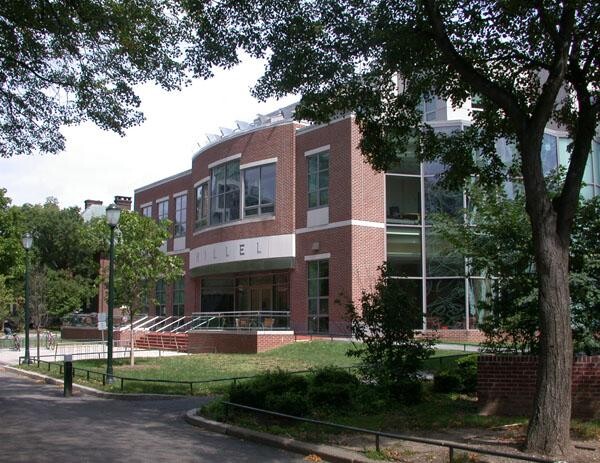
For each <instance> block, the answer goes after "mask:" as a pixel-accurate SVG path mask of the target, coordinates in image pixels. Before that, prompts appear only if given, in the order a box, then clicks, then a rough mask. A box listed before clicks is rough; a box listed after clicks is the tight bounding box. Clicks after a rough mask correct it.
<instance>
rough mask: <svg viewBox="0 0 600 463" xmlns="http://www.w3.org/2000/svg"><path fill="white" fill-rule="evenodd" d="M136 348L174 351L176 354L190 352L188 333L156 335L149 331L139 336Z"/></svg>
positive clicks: (137, 336)
mask: <svg viewBox="0 0 600 463" xmlns="http://www.w3.org/2000/svg"><path fill="white" fill-rule="evenodd" d="M135 347H137V348H139V349H156V350H173V351H176V352H187V351H188V335H187V333H169V332H165V333H156V332H153V331H148V332H145V333H143V334H137V335H136V339H135Z"/></svg>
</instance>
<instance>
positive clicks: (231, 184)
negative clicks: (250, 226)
mask: <svg viewBox="0 0 600 463" xmlns="http://www.w3.org/2000/svg"><path fill="white" fill-rule="evenodd" d="M210 180H211V186H210V193H211V195H210V196H211V201H210V224H211V225H218V224H221V223H227V222H231V221H234V220H238V219H239V218H240V161H239V160H237V159H236V160H235V161H230V162H227V163H224V164H221V165H219V166H217V167H215V168H213V169H212V171H211V179H210Z"/></svg>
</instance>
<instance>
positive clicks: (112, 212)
mask: <svg viewBox="0 0 600 463" xmlns="http://www.w3.org/2000/svg"><path fill="white" fill-rule="evenodd" d="M120 216H121V209H119V208H118V207H117V206H115V205H114V204H111V205H110V206H108V207H107V208H106V221H107V222H108V226H109V227H110V254H109V263H108V317H107V331H108V332H107V343H108V352H107V357H106V380H107V382H108V383H112V382H113V312H114V304H115V282H114V273H115V228H116V227H117V224H118V223H119V217H120Z"/></svg>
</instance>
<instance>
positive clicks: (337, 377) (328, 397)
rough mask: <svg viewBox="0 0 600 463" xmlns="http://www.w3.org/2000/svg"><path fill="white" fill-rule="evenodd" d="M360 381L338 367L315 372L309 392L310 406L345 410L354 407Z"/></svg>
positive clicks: (324, 368)
mask: <svg viewBox="0 0 600 463" xmlns="http://www.w3.org/2000/svg"><path fill="white" fill-rule="evenodd" d="M358 386H359V381H358V379H357V378H356V376H355V375H353V374H351V373H349V372H348V371H346V370H343V369H341V368H337V367H323V368H319V369H317V370H315V371H313V373H312V375H311V382H310V387H309V391H308V397H309V402H310V404H311V405H312V406H313V407H315V408H328V407H331V408H336V409H338V410H344V409H345V408H348V407H350V406H351V405H352V401H353V397H354V395H355V391H356V389H357V388H358Z"/></svg>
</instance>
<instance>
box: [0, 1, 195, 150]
mask: <svg viewBox="0 0 600 463" xmlns="http://www.w3.org/2000/svg"><path fill="white" fill-rule="evenodd" d="M178 4H179V2H177V1H175V0H137V1H129V0H128V1H110V2H98V1H94V0H79V1H76V2H72V1H66V0H58V1H46V0H37V1H6V2H1V3H0V63H1V66H0V68H1V69H2V72H1V77H0V156H2V157H10V156H13V155H18V154H31V153H33V152H36V151H37V152H46V153H56V152H59V151H61V150H62V149H63V148H64V144H65V140H64V137H63V135H62V134H61V133H60V130H59V129H60V128H61V126H62V125H65V124H76V123H80V122H82V121H85V120H90V121H92V122H94V123H95V124H97V125H98V126H99V127H101V128H103V129H106V130H112V131H114V132H117V133H119V134H121V135H123V133H124V130H125V129H127V128H128V127H131V126H133V125H136V124H139V123H140V122H141V121H142V120H143V115H142V114H141V113H140V112H139V111H138V110H137V108H138V107H139V104H140V100H139V98H138V96H137V95H136V93H135V90H134V86H135V85H136V84H140V83H143V82H146V81H155V82H158V83H159V84H160V85H161V86H162V87H163V88H166V89H173V88H177V87H179V86H180V85H181V83H182V79H183V73H182V69H183V59H182V58H181V57H180V54H181V53H180V43H181V33H182V32H183V31H184V29H183V28H181V27H180V26H179V22H180V18H181V15H180V14H179V10H178Z"/></svg>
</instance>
